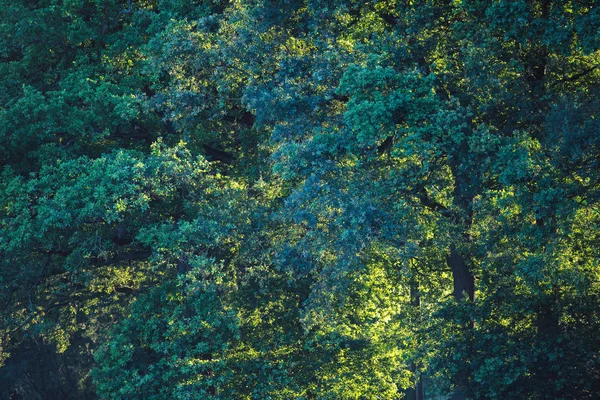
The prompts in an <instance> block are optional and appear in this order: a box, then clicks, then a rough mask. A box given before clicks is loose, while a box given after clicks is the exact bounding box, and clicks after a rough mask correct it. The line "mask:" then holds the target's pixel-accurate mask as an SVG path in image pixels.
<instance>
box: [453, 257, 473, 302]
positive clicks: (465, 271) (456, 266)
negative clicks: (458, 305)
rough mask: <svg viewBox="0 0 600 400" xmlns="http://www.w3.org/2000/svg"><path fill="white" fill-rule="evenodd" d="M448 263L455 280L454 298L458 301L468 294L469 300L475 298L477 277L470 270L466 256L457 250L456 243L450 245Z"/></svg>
mask: <svg viewBox="0 0 600 400" xmlns="http://www.w3.org/2000/svg"><path fill="white" fill-rule="evenodd" d="M447 263H448V266H449V267H450V269H451V270H452V279H453V281H454V293H453V294H454V298H455V299H456V301H460V300H462V298H463V297H464V295H465V294H466V295H467V296H468V297H469V300H471V301H473V300H474V299H475V278H474V277H473V274H472V273H471V271H470V270H469V266H468V265H467V263H466V261H465V259H464V257H463V256H462V255H461V254H460V253H459V252H458V251H457V250H456V247H455V246H454V245H452V246H450V255H449V256H448V257H447Z"/></svg>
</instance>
